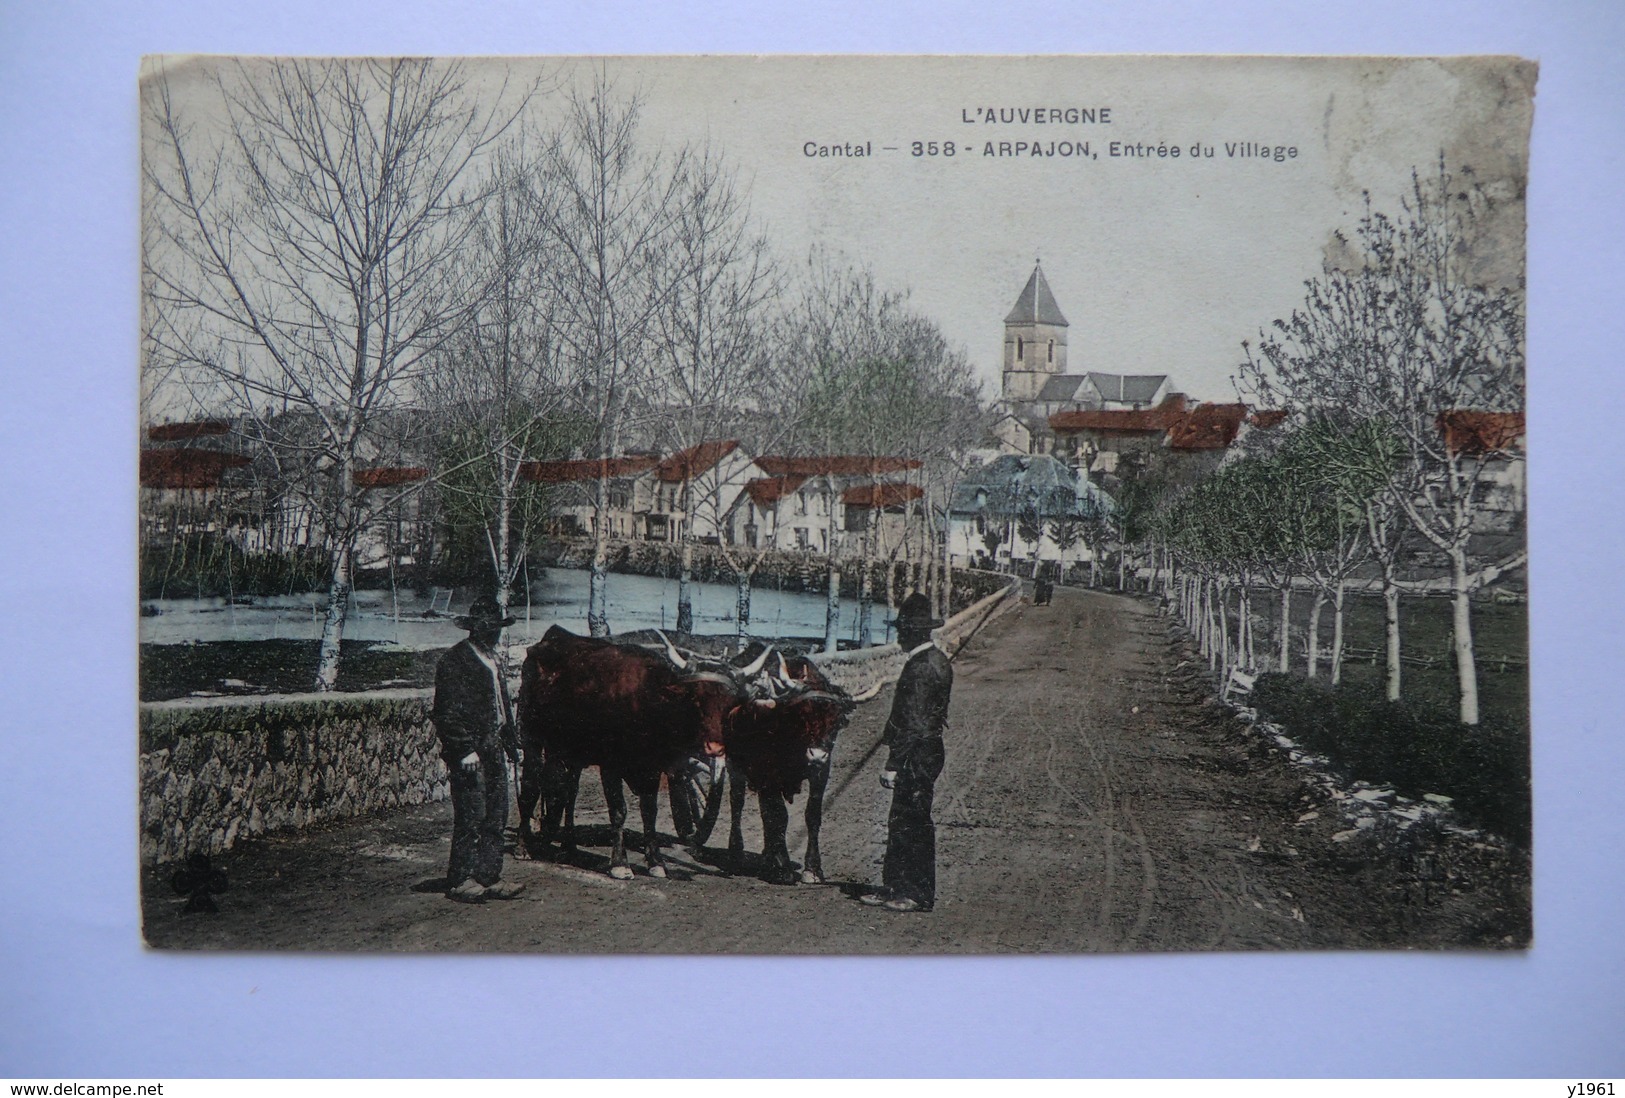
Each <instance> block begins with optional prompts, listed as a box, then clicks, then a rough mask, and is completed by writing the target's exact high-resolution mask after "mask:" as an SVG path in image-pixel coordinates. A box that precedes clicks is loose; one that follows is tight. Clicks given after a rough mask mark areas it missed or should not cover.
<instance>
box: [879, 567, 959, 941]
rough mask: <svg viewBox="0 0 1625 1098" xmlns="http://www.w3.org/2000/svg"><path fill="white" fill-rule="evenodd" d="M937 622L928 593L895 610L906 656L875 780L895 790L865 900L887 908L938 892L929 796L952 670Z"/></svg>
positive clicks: (918, 902) (938, 769)
mask: <svg viewBox="0 0 1625 1098" xmlns="http://www.w3.org/2000/svg"><path fill="white" fill-rule="evenodd" d="M941 624H942V622H940V621H938V620H936V619H934V618H933V617H932V616H931V600H930V599H928V598H926V597H925V596H924V595H922V594H918V593H916V594H913V595H910V596H909V597H908V598H906V599H904V600H903V607H902V609H901V610H900V611H899V612H898V615H897V643H898V644H899V645H901V646H902V648H903V649H904V651H906V652H908V662H907V663H906V664H904V665H903V673H902V674H901V675H899V676H898V678H897V691H896V694H895V695H894V696H893V698H892V707H891V716H890V718H888V719H887V721H886V734H885V738H884V740H883V742H884V743H885V744H886V746H887V747H888V748H890V753H889V755H888V756H887V759H886V768H885V770H884V771H883V772H882V773H881V775H880V784H881V785H883V786H885V787H886V788H887V789H890V790H891V791H892V797H891V815H890V816H889V818H888V820H887V832H886V860H885V864H884V865H883V867H882V869H881V878H880V879H881V886H882V887H881V889H880V890H879V891H878V892H871V893H869V894H868V895H866V896H864V897H863V902H864V903H866V904H875V905H884V906H885V907H886V908H888V909H890V910H892V911H930V910H931V908H932V906H933V905H934V904H935V903H936V898H937V826H936V824H935V823H933V822H932V820H931V801H932V798H933V797H934V796H935V793H936V782H937V776H938V775H939V774H941V773H942V764H943V760H944V750H943V745H942V732H943V729H944V728H946V727H947V724H948V696H949V694H950V693H951V692H952V690H953V686H954V669H953V666H952V665H951V664H950V663H949V662H948V657H947V655H946V654H944V653H943V651H942V649H940V648H938V647H937V646H936V644H935V643H933V641H932V639H931V630H933V629H935V628H937V627H938V626H939V625H941Z"/></svg>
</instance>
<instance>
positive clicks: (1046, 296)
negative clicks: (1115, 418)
mask: <svg viewBox="0 0 1625 1098" xmlns="http://www.w3.org/2000/svg"><path fill="white" fill-rule="evenodd" d="M1070 328H1071V325H1070V324H1069V323H1068V322H1067V319H1066V315H1065V314H1064V313H1062V312H1061V307H1060V305H1059V304H1057V303H1056V300H1055V294H1054V293H1053V292H1051V290H1050V287H1049V281H1048V280H1047V279H1045V278H1044V268H1043V265H1042V264H1041V263H1034V264H1033V273H1032V277H1030V278H1028V279H1027V285H1026V286H1025V287H1023V288H1022V291H1021V294H1020V296H1018V297H1017V298H1016V303H1015V306H1014V307H1013V308H1012V309H1011V310H1010V312H1009V314H1008V315H1006V316H1005V318H1004V371H1003V373H1004V387H1003V391H1002V393H1001V395H1000V400H999V403H998V405H997V408H996V411H997V413H998V414H997V418H996V421H995V423H994V426H993V435H994V436H995V438H996V439H997V440H998V444H999V449H1000V450H1002V451H1004V452H1005V453H1017V454H1047V453H1050V452H1052V451H1053V450H1054V447H1055V435H1054V432H1053V431H1052V430H1051V429H1050V425H1049V417H1050V416H1051V415H1053V414H1055V413H1056V412H1081V411H1096V410H1123V411H1139V410H1141V409H1145V408H1151V407H1155V406H1156V405H1158V404H1160V403H1162V402H1163V401H1164V400H1166V399H1167V398H1168V397H1170V396H1172V395H1174V394H1172V393H1171V392H1170V387H1169V383H1168V376H1167V375H1166V374H1115V373H1106V372H1103V371H1097V370H1090V371H1085V372H1080V373H1071V372H1069V371H1068V369H1067V366H1068V347H1067V333H1068V331H1069V330H1070Z"/></svg>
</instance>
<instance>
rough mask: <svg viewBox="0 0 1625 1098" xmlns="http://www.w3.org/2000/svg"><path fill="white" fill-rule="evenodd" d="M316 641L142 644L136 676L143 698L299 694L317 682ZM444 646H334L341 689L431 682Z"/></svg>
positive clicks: (359, 643) (360, 643) (364, 643)
mask: <svg viewBox="0 0 1625 1098" xmlns="http://www.w3.org/2000/svg"><path fill="white" fill-rule="evenodd" d="M320 647H321V642H320V641H313V640H311V641H301V640H259V641H213V642H207V643H201V644H143V645H142V646H141V653H140V667H139V669H138V677H139V682H140V695H141V700H142V701H163V700H165V699H167V698H180V697H185V696H186V695H188V694H191V693H193V692H195V691H202V690H208V691H212V692H215V693H220V694H303V693H306V692H307V691H310V690H311V689H313V687H312V684H313V683H314V682H315V681H316V657H317V654H318V651H319V649H320ZM443 654H444V650H443V649H431V650H423V651H420V650H414V649H403V648H396V647H394V646H393V645H377V644H374V643H372V642H371V641H344V642H343V643H342V644H341V645H340V648H339V681H338V689H340V690H372V689H376V688H378V687H396V686H433V685H434V669H435V664H436V663H437V662H438V661H439V659H440V657H441V656H442V655H443Z"/></svg>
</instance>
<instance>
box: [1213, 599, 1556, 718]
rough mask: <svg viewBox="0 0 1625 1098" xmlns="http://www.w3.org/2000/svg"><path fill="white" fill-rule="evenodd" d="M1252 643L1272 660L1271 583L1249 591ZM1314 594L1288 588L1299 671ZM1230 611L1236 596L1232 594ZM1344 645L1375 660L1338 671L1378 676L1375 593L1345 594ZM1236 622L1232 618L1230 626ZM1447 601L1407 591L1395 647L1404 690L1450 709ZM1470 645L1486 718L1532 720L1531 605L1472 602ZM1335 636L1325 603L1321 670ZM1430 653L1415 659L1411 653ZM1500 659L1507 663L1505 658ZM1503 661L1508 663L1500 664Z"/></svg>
mask: <svg viewBox="0 0 1625 1098" xmlns="http://www.w3.org/2000/svg"><path fill="white" fill-rule="evenodd" d="M1252 603H1253V615H1254V622H1253V627H1254V629H1255V630H1256V634H1255V641H1254V647H1255V649H1256V653H1257V656H1258V659H1259V661H1260V663H1261V665H1262V666H1263V667H1264V668H1265V669H1267V670H1273V669H1274V668H1275V658H1276V651H1277V647H1278V641H1277V636H1278V628H1277V627H1278V625H1279V622H1280V596H1279V594H1278V593H1277V592H1275V591H1268V590H1263V589H1255V590H1254V591H1253V593H1252ZM1312 603H1313V596H1312V595H1310V593H1309V592H1307V591H1294V592H1293V595H1292V622H1291V629H1292V639H1291V657H1292V666H1291V671H1292V672H1293V673H1294V674H1298V675H1302V674H1304V673H1305V670H1306V667H1307V658H1308V657H1307V648H1306V644H1307V637H1308V633H1309V613H1310V609H1311V606H1312ZM1231 606H1232V611H1231V612H1232V613H1234V603H1233V602H1232V604H1231ZM1345 610H1346V614H1345V620H1344V626H1343V629H1344V640H1343V643H1344V646H1345V649H1353V650H1354V651H1355V653H1359V652H1361V651H1362V650H1363V651H1364V652H1365V653H1374V654H1375V656H1376V659H1375V660H1370V659H1366V660H1362V659H1345V660H1344V663H1343V678H1344V680H1345V681H1347V682H1349V683H1357V684H1373V685H1375V684H1380V683H1381V682H1382V680H1383V673H1384V667H1383V659H1384V655H1383V652H1384V646H1385V644H1386V641H1385V639H1384V634H1383V604H1382V599H1381V598H1380V597H1378V596H1374V595H1349V596H1348V599H1347V601H1346V603H1345ZM1233 627H1234V623H1233V622H1232V628H1233ZM1451 631H1452V630H1451V603H1450V600H1449V599H1448V598H1440V597H1437V596H1428V597H1414V598H1405V599H1402V600H1401V601H1400V605H1399V639H1400V651H1401V654H1402V656H1403V657H1404V659H1405V660H1406V663H1405V664H1404V667H1403V669H1402V671H1401V676H1400V683H1401V692H1402V694H1403V696H1404V697H1405V698H1406V700H1407V701H1409V702H1411V703H1412V704H1413V705H1415V706H1416V707H1417V708H1419V709H1424V710H1442V711H1445V712H1454V711H1455V709H1456V706H1457V699H1458V694H1457V686H1456V664H1455V657H1454V655H1453V653H1452V650H1451V643H1452V640H1451ZM1473 637H1474V642H1475V643H1474V648H1475V651H1476V653H1477V657H1478V693H1479V708H1480V711H1481V712H1482V714H1483V716H1484V719H1485V720H1493V721H1495V722H1496V723H1499V724H1505V725H1507V726H1508V727H1518V728H1522V729H1524V730H1527V729H1528V727H1529V607H1528V606H1527V605H1524V604H1502V603H1492V602H1488V601H1481V602H1474V603H1473ZM1331 643H1332V610H1331V606H1330V604H1328V605H1327V606H1326V608H1325V609H1324V610H1323V611H1322V613H1321V621H1320V660H1321V664H1320V674H1321V675H1322V676H1325V675H1327V674H1328V673H1329V668H1330V663H1329V661H1330V655H1331ZM1413 658H1414V659H1421V660H1427V661H1429V662H1430V663H1431V666H1427V667H1424V666H1418V665H1416V664H1414V663H1412V662H1410V661H1411V660H1412V659H1413ZM1503 661H1505V663H1504V664H1503ZM1503 666H1505V667H1506V670H1502V669H1501V668H1502V667H1503Z"/></svg>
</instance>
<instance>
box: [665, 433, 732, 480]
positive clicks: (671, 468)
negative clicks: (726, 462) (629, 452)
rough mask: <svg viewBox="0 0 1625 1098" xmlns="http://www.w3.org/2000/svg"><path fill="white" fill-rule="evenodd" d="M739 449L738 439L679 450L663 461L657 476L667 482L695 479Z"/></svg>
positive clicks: (703, 443)
mask: <svg viewBox="0 0 1625 1098" xmlns="http://www.w3.org/2000/svg"><path fill="white" fill-rule="evenodd" d="M737 449H739V441H738V440H737V439H721V440H716V441H713V442H702V443H700V444H699V445H697V446H690V447H689V448H688V449H686V450H679V451H677V452H676V453H675V454H673V455H671V456H670V457H668V458H667V459H666V460H665V461H662V462H661V463H660V465H659V467H658V468H656V469H655V476H657V477H659V478H660V479H661V480H663V481H667V482H672V481H684V480H693V479H694V478H695V477H698V476H704V475H705V474H706V473H708V472H710V470H711V468H712V467H713V466H714V465H716V463H717V462H719V461H721V460H722V459H723V458H725V457H727V456H728V455H729V454H731V453H733V452H734V451H735V450H737Z"/></svg>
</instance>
